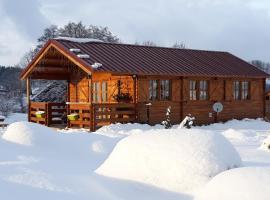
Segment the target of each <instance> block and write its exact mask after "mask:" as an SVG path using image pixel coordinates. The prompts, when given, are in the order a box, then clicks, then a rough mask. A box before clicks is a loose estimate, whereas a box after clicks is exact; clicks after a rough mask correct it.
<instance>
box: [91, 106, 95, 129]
mask: <svg viewBox="0 0 270 200" xmlns="http://www.w3.org/2000/svg"><path fill="white" fill-rule="evenodd" d="M95 129H96V126H95V106H94V105H93V104H92V103H91V106H90V131H95Z"/></svg>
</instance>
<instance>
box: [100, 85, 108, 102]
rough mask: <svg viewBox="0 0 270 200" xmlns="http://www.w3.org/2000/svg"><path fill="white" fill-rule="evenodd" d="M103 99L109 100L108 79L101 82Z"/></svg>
mask: <svg viewBox="0 0 270 200" xmlns="http://www.w3.org/2000/svg"><path fill="white" fill-rule="evenodd" d="M101 101H102V102H107V101H108V83H107V81H102V83H101Z"/></svg>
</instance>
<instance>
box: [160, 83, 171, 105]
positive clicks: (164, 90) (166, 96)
mask: <svg viewBox="0 0 270 200" xmlns="http://www.w3.org/2000/svg"><path fill="white" fill-rule="evenodd" d="M160 99H161V100H170V80H161V81H160Z"/></svg>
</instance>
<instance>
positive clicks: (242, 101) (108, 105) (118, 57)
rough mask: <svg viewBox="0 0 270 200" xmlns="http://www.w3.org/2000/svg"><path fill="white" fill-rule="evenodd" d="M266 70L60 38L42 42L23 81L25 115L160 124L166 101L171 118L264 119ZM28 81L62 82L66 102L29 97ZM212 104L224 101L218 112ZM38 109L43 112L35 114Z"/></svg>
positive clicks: (191, 53) (214, 55) (213, 57)
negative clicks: (69, 116)
mask: <svg viewBox="0 0 270 200" xmlns="http://www.w3.org/2000/svg"><path fill="white" fill-rule="evenodd" d="M268 76H269V75H268V74H266V73H265V72H263V71H261V70H259V69H257V68H256V67H254V66H253V65H251V64H249V63H247V62H245V61H243V60H241V59H240V58H237V57H235V56H234V55H232V54H230V53H227V52H218V51H202V50H190V49H175V48H164V47H147V46H139V45H129V44H111V43H103V42H100V41H96V40H93V41H92V40H87V39H81V40H80V39H76V40H75V39H70V38H59V39H54V40H50V41H48V42H47V43H46V44H45V46H44V47H43V48H42V49H41V50H40V52H39V53H38V54H37V56H36V57H35V58H34V59H33V61H32V62H31V63H30V64H29V65H28V66H27V67H26V68H25V70H24V71H23V72H22V74H21V79H23V80H26V81H27V97H28V105H29V113H28V116H29V121H31V122H38V123H42V124H45V125H48V126H52V125H53V124H55V123H64V122H63V121H66V120H63V116H66V115H69V114H71V113H76V114H78V116H79V117H78V119H73V120H67V126H68V127H83V128H89V129H90V130H95V129H96V128H98V127H100V126H102V125H105V124H110V123H115V122H123V123H127V122H138V123H148V124H151V125H153V124H158V123H161V121H162V120H164V118H165V112H166V108H167V107H168V106H171V121H172V123H174V124H175V123H180V122H181V121H182V119H183V118H184V117H185V116H186V115H188V114H191V115H193V116H195V118H196V124H209V123H213V122H216V121H226V120H229V119H233V118H236V119H242V118H257V117H264V116H265V79H266V77H268ZM33 79H46V80H65V81H66V82H67V85H68V89H67V94H66V98H65V99H66V101H65V102H54V103H52V102H33V101H31V100H30V93H31V91H30V90H31V80H33ZM215 102H221V103H222V104H223V107H224V109H223V111H222V112H220V113H219V114H218V115H216V114H215V113H214V112H213V109H212V106H213V104H214V103H215ZM41 110H43V111H45V116H44V117H43V118H37V116H36V114H35V113H36V111H41ZM59 114H61V117H59ZM54 119H58V120H54ZM61 119H62V121H61ZM59 121H60V122H59Z"/></svg>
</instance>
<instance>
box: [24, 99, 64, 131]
mask: <svg viewBox="0 0 270 200" xmlns="http://www.w3.org/2000/svg"><path fill="white" fill-rule="evenodd" d="M37 111H44V113H45V114H44V117H37V116H36V112H37ZM66 111H67V110H66V104H65V103H51V102H31V103H30V106H29V121H31V122H35V123H39V124H44V125H46V126H50V125H54V124H64V123H65V122H66V113H67V112H66Z"/></svg>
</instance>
